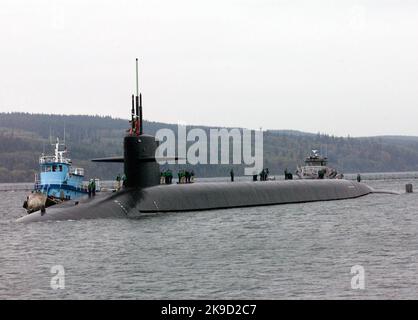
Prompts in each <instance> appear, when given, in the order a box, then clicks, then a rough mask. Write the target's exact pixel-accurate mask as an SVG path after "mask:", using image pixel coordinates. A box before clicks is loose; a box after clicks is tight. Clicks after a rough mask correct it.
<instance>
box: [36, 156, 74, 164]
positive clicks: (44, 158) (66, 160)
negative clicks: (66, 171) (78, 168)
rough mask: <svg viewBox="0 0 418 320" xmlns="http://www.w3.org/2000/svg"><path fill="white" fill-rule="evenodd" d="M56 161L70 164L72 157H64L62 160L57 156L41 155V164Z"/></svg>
mask: <svg viewBox="0 0 418 320" xmlns="http://www.w3.org/2000/svg"><path fill="white" fill-rule="evenodd" d="M54 162H61V163H66V164H70V163H71V159H69V158H62V159H60V161H58V159H57V158H56V157H55V156H41V157H39V164H46V163H54Z"/></svg>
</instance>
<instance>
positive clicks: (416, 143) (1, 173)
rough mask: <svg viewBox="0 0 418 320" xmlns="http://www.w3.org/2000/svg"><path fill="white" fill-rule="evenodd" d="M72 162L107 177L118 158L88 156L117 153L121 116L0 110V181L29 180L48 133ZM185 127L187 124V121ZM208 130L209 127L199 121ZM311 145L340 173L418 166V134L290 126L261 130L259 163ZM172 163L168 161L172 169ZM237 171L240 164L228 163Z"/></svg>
mask: <svg viewBox="0 0 418 320" xmlns="http://www.w3.org/2000/svg"><path fill="white" fill-rule="evenodd" d="M64 127H65V138H66V144H67V146H68V150H69V155H70V157H71V158H72V160H73V163H74V165H76V166H81V167H84V168H85V169H86V173H87V177H86V178H88V177H100V178H102V179H113V178H114V177H115V176H116V175H117V173H119V172H122V171H123V166H122V165H121V164H95V163H92V162H90V161H89V159H92V158H96V157H106V156H115V155H121V154H122V153H123V146H122V139H123V136H124V135H125V133H126V129H127V127H128V122H127V120H124V119H113V118H111V117H102V116H84V115H74V116H64V115H44V114H29V113H0V182H23V181H33V179H34V174H35V172H37V170H38V157H39V155H40V153H42V152H43V151H46V152H52V147H51V146H50V141H49V137H50V136H51V137H52V138H53V140H55V139H56V137H60V138H61V139H62V138H63V137H64ZM161 128H170V129H173V130H175V131H176V130H177V125H174V124H164V123H159V122H150V121H145V123H144V131H145V132H147V133H149V134H155V132H156V131H157V130H158V129H161ZM189 128H191V127H189ZM203 129H204V130H209V129H210V128H209V127H203ZM312 149H317V150H321V151H322V153H324V154H327V155H328V158H329V161H330V165H331V166H333V167H335V168H337V169H338V170H339V171H342V172H345V173H355V172H384V171H397V172H399V171H415V170H416V171H418V137H409V136H380V137H362V138H347V137H344V138H343V137H334V136H329V135H325V134H319V133H318V134H313V133H305V132H300V131H293V130H268V131H265V132H264V166H265V167H267V168H269V170H270V172H271V173H272V174H282V173H283V171H284V170H285V169H286V168H288V169H289V170H294V169H295V168H296V166H297V165H298V164H302V163H303V160H304V158H305V157H306V156H307V155H308V154H309V152H310V151H311V150H312ZM230 168H231V166H230V165H198V166H194V167H193V170H194V171H195V173H196V175H197V176H198V177H199V176H200V177H203V176H204V177H210V176H227V175H228V173H229V170H230ZM177 169H178V166H173V170H177ZM234 170H235V172H236V174H237V175H240V174H243V166H234Z"/></svg>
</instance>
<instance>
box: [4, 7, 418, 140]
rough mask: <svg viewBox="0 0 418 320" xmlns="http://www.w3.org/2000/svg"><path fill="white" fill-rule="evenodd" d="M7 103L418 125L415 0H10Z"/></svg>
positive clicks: (169, 117)
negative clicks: (135, 96)
mask: <svg viewBox="0 0 418 320" xmlns="http://www.w3.org/2000/svg"><path fill="white" fill-rule="evenodd" d="M0 41H1V47H0V111H26V112H36V113H65V114H100V115H111V116H113V117H121V118H128V117H129V112H130V111H129V110H130V99H131V98H130V95H131V93H133V92H134V89H135V57H139V58H140V90H141V91H142V92H143V100H144V117H145V119H148V120H153V121H162V122H169V123H177V122H178V121H180V122H182V123H186V124H187V123H189V124H204V125H222V126H234V127H247V128H259V127H262V128H263V129H295V130H302V131H309V132H319V131H320V132H324V133H329V134H335V135H342V136H346V135H348V134H349V135H351V136H363V135H381V134H408V135H418V99H417V98H418V1H401V0H393V1H389V0H386V1H385V0H376V1H371V0H370V1H343V0H340V1H319V0H317V1H298V0H289V1H286V0H282V1H280V0H240V1H239V0H210V1H198V0H176V1H170V0H164V1H162V0H161V1H160V0H159V1H155V0H145V1H127V0H124V1H121V0H118V1H116V0H115V1H103V0H92V1H86V0H71V1H67V0H63V1H57V0H49V1H46V0H37V1H29V0H28V1H23V0H1V2H0Z"/></svg>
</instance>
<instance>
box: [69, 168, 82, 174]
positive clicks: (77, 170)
mask: <svg viewBox="0 0 418 320" xmlns="http://www.w3.org/2000/svg"><path fill="white" fill-rule="evenodd" d="M70 174H75V175H78V176H84V169H83V168H70Z"/></svg>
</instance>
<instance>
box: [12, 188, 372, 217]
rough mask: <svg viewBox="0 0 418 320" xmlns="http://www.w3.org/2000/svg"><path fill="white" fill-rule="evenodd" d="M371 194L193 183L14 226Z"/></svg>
mask: <svg viewBox="0 0 418 320" xmlns="http://www.w3.org/2000/svg"><path fill="white" fill-rule="evenodd" d="M370 193H373V189H371V188H370V187H368V186H367V185H365V184H362V183H358V182H354V181H347V180H291V181H266V182H234V183H230V182H228V183H193V184H177V185H158V186H152V187H148V188H126V189H124V190H121V191H119V192H115V193H112V194H110V195H100V196H96V197H93V198H86V199H81V200H80V201H75V202H74V201H71V202H66V203H64V204H61V205H56V206H54V207H52V208H49V209H48V210H47V211H46V213H44V214H43V215H42V214H41V213H40V212H36V213H32V214H30V215H26V216H24V217H21V218H19V219H18V220H17V221H18V222H36V221H46V220H79V219H93V218H108V217H136V216H140V215H142V214H149V213H158V212H174V211H198V210H212V209H227V208H239V207H252V206H265V205H278V204H289V203H303V202H314V201H330V200H343V199H352V198H358V197H361V196H365V195H367V194H370Z"/></svg>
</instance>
